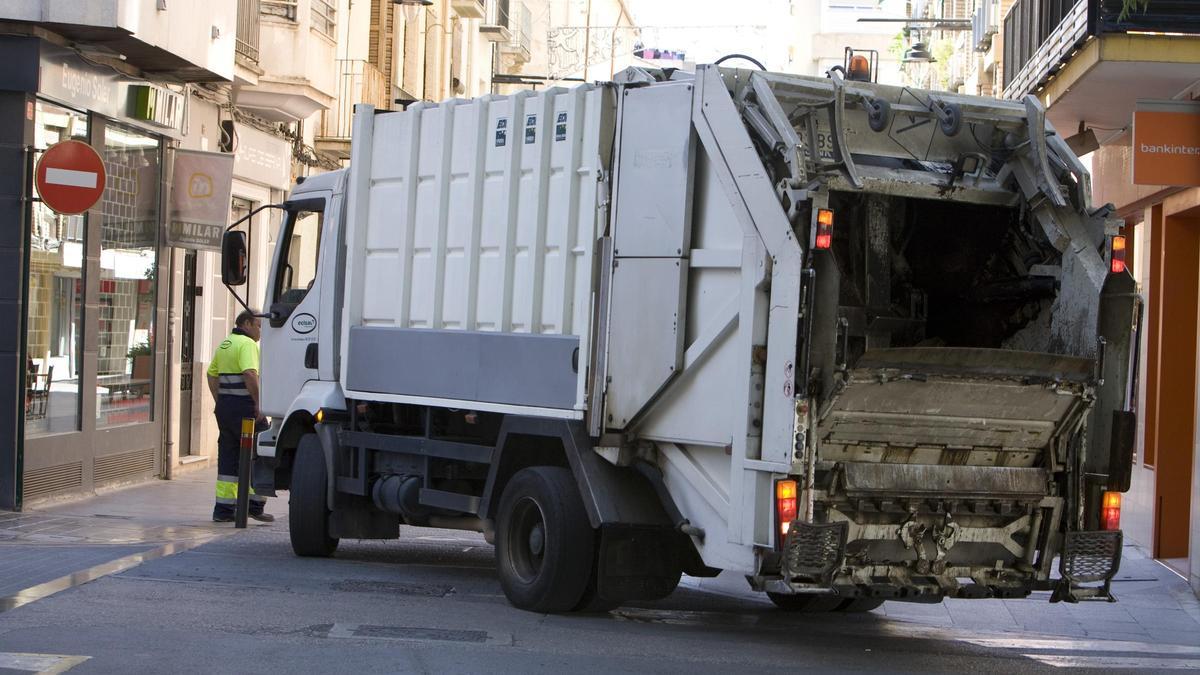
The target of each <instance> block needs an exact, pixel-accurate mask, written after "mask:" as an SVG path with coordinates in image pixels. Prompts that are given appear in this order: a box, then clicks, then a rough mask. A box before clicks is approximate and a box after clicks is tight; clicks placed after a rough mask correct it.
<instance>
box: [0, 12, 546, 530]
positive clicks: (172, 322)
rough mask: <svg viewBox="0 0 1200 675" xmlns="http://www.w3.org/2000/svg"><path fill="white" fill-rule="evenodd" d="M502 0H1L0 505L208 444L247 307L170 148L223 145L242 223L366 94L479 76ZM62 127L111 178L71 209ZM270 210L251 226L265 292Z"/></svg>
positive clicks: (443, 88) (383, 95)
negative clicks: (55, 162) (216, 362)
mask: <svg viewBox="0 0 1200 675" xmlns="http://www.w3.org/2000/svg"><path fill="white" fill-rule="evenodd" d="M498 4H499V3H498V2H492V3H486V2H483V1H482V0H431V1H430V2H422V1H421V0H416V1H414V2H405V1H404V0H400V1H399V2H397V1H395V0H360V1H356V2H350V0H236V1H234V0H230V1H229V2H221V3H210V2H207V0H172V1H171V2H170V3H162V2H159V3H151V2H134V1H133V0H97V1H95V2H88V3H60V2H50V1H48V0H45V1H42V0H5V1H0V22H2V23H4V27H5V30H4V31H3V32H4V33H5V34H6V35H5V36H3V37H0V53H3V54H4V55H5V56H7V57H8V58H9V61H8V62H9V63H10V64H12V67H11V68H10V69H9V70H7V71H6V72H4V73H2V74H0V121H2V122H4V123H3V124H0V126H2V127H3V131H0V135H3V136H4V140H3V150H0V163H2V164H3V166H0V175H3V176H4V178H3V180H0V190H3V191H4V196H5V197H6V198H5V199H3V200H0V204H2V205H0V219H2V220H3V221H4V222H5V223H6V226H5V227H4V228H3V234H2V235H0V324H2V325H3V329H0V331H2V332H0V334H2V335H3V337H2V338H0V410H3V413H0V508H7V509H20V508H22V507H23V506H24V505H27V504H29V503H36V502H37V501H39V500H44V499H53V498H57V497H69V496H72V495H78V494H87V493H90V492H93V491H95V490H97V489H103V488H104V487H106V486H110V485H117V484H120V483H125V482H130V481H137V480H145V479H149V478H155V477H161V478H170V477H172V476H174V475H176V474H177V473H178V472H180V471H186V470H190V469H201V468H205V467H209V466H211V465H212V464H213V463H215V460H216V435H217V430H216V425H215V421H214V419H213V415H212V408H213V402H212V400H211V397H210V396H209V394H208V391H207V387H206V386H205V384H204V375H203V373H204V370H205V369H206V368H207V366H208V362H209V360H210V359H211V356H212V353H213V351H214V350H215V348H216V347H217V345H218V344H219V343H220V342H221V340H223V339H224V337H225V336H226V335H227V334H228V333H229V331H230V329H231V328H232V321H233V317H234V316H235V315H236V314H237V312H238V311H239V310H240V309H241V307H240V305H239V304H238V303H237V302H236V301H235V300H234V299H233V297H232V296H231V294H230V293H229V292H228V291H227V290H226V289H225V288H224V286H223V285H222V284H221V280H220V265H219V263H220V260H219V254H218V253H217V252H216V251H215V250H213V249H212V247H211V246H201V245H190V244H189V245H186V246H183V245H181V246H171V245H168V241H167V234H166V230H167V225H168V213H167V209H168V204H169V203H170V199H171V191H172V185H171V179H172V175H171V174H172V171H171V168H172V167H173V166H174V161H175V156H176V154H177V153H180V152H182V151H199V152H208V153H221V154H225V155H232V157H233V162H232V166H233V169H232V171H233V180H232V199H231V203H230V205H229V220H228V222H229V223H234V222H236V221H239V220H240V219H242V218H243V217H244V216H247V215H249V214H251V213H252V212H255V211H256V210H257V209H258V208H259V207H262V206H265V205H270V204H278V203H279V202H281V201H283V200H284V199H285V198H286V195H287V192H288V190H289V189H290V187H291V186H292V185H293V184H294V183H295V180H296V178H297V177H300V176H306V175H311V174H313V173H317V172H321V171H325V170H329V169H335V168H340V167H341V166H342V165H343V164H344V162H345V160H346V158H347V157H348V156H349V155H348V153H349V120H350V116H351V114H352V111H353V106H354V105H355V104H357V103H370V104H372V105H375V106H376V107H377V108H381V109H391V108H397V107H399V106H402V105H404V104H406V103H408V102H411V101H413V100H422V99H424V100H441V99H443V98H448V97H453V96H476V95H480V94H484V93H487V92H488V91H489V90H490V88H491V74H492V72H493V63H494V60H495V58H496V56H495V52H496V51H497V50H496V49H495V47H494V46H493V45H494V44H495V42H494V41H493V40H491V39H489V37H488V36H487V35H486V33H485V31H483V30H481V27H484V26H486V25H487V24H488V22H489V17H496V16H498V12H499V9H500V8H499V7H498ZM494 21H495V19H493V22H494ZM526 39H527V38H526ZM139 96H140V98H139ZM147 98H150V99H152V100H154V101H156V102H157V103H158V106H157V109H156V110H152V109H147V108H146V106H145V105H144V104H143V105H141V106H140V107H139V106H138V105H137V104H136V101H138V100H141V101H145V100H146V99H147ZM168 109H169V112H168ZM69 139H75V140H81V141H83V142H85V143H87V144H89V145H91V146H92V147H93V148H94V149H95V150H96V151H97V152H98V153H99V154H100V156H101V158H102V159H103V163H104V166H105V168H106V173H107V176H108V182H107V187H106V189H105V191H104V194H103V196H102V198H101V199H100V201H99V203H97V205H96V206H94V207H93V208H91V209H89V210H88V211H87V212H85V213H82V214H79V215H60V214H58V213H55V212H54V211H52V210H50V209H49V208H48V207H46V205H45V204H43V203H42V202H41V201H40V199H39V193H38V191H37V189H36V188H35V187H34V185H33V178H32V174H33V170H34V168H35V166H36V161H37V158H38V156H39V154H40V153H41V152H42V151H44V150H45V149H46V148H48V147H49V146H51V145H53V144H54V143H57V142H60V141H63V140H69ZM26 148H28V150H26ZM276 214H277V211H272V210H269V209H268V210H264V211H262V212H259V213H257V214H256V215H254V216H253V217H252V218H248V219H246V220H245V221H244V222H242V223H241V224H239V225H238V228H239V229H242V230H244V231H246V232H247V235H248V237H249V242H250V281H249V284H248V287H247V293H248V294H247V297H248V298H250V302H251V304H252V305H254V304H257V303H256V302H255V300H258V301H259V302H261V300H260V299H261V298H263V297H264V295H265V282H266V275H267V270H268V268H269V265H270V259H271V256H272V254H273V251H274V248H275V243H276V242H275V237H276V231H277V228H278V225H279V219H278V216H277V215H276ZM176 243H178V242H176ZM210 244H211V242H210Z"/></svg>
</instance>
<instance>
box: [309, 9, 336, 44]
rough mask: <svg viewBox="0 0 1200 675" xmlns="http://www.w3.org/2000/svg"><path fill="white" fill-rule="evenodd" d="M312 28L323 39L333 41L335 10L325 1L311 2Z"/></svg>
mask: <svg viewBox="0 0 1200 675" xmlns="http://www.w3.org/2000/svg"><path fill="white" fill-rule="evenodd" d="M312 27H313V29H314V30H316V31H318V32H319V33H321V34H322V35H324V36H325V37H328V38H331V39H334V30H335V29H336V28H337V9H335V8H334V6H333V5H332V4H330V3H329V2H326V0H312Z"/></svg>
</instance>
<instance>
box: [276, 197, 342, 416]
mask: <svg viewBox="0 0 1200 675" xmlns="http://www.w3.org/2000/svg"><path fill="white" fill-rule="evenodd" d="M328 199H329V195H328V193H317V194H315V195H305V196H304V197H303V198H300V199H293V200H291V201H289V202H288V203H287V204H286V207H287V211H286V214H285V217H284V222H283V227H282V228H281V231H280V235H279V240H278V242H277V244H276V247H275V260H274V263H273V264H272V266H271V278H270V281H269V283H268V285H267V297H266V302H267V310H268V312H269V313H270V315H271V316H270V318H269V319H266V320H264V321H263V323H262V341H261V352H262V354H261V358H260V361H261V375H262V377H261V388H262V393H261V398H262V400H261V402H260V407H261V408H262V411H263V413H264V414H266V415H270V416H274V417H278V416H282V415H286V414H287V413H288V411H289V410H290V408H291V405H292V401H294V400H295V398H296V396H297V395H298V394H299V393H300V389H301V388H302V387H303V386H304V383H305V382H307V381H309V380H315V379H318V377H319V375H318V359H317V349H318V347H317V344H318V336H319V334H320V333H321V332H322V331H318V323H319V318H318V317H319V316H320V306H321V293H322V288H321V287H322V283H321V265H322V264H323V263H324V260H323V258H324V257H325V256H323V255H322V251H321V249H322V245H321V244H322V242H321V236H322V234H323V232H324V230H325V207H326V204H327V203H328Z"/></svg>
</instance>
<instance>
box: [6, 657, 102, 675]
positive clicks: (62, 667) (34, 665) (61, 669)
mask: <svg viewBox="0 0 1200 675" xmlns="http://www.w3.org/2000/svg"><path fill="white" fill-rule="evenodd" d="M90 658H92V657H90V656H69V655H66V654H24V653H21V652H0V668H3V669H5V670H22V671H27V672H31V673H38V675H53V674H54V673H65V672H67V671H68V670H70V669H72V668H74V667H75V666H77V665H79V664H81V663H83V662H84V661H87V660H88V659H90Z"/></svg>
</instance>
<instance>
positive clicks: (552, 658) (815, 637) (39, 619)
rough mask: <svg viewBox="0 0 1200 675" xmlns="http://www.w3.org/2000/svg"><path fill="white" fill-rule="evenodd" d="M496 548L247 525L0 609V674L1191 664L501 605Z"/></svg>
mask: <svg viewBox="0 0 1200 675" xmlns="http://www.w3.org/2000/svg"><path fill="white" fill-rule="evenodd" d="M492 555H493V554H492V549H491V547H490V546H488V545H487V544H486V543H484V542H483V540H482V538H481V537H478V536H476V535H474V534H470V533H462V532H454V531H446V530H420V529H409V528H405V529H404V531H403V533H402V539H401V540H400V541H398V542H397V541H392V542H354V541H345V542H342V547H341V548H340V549H339V551H338V553H337V555H336V557H334V558H332V559H302V558H297V557H294V556H293V555H292V553H291V549H290V546H289V543H288V539H287V525H286V522H285V521H282V520H281V521H280V522H277V523H275V524H273V525H258V526H254V527H252V528H251V529H249V530H248V531H246V532H242V533H239V534H236V535H233V536H228V537H224V538H222V539H219V540H217V541H214V542H212V543H209V544H206V545H204V546H200V547H198V548H195V549H192V550H188V551H185V552H182V553H178V554H176V555H171V556H168V557H163V558H159V559H156V560H151V561H149V562H145V563H143V564H140V565H138V566H136V567H132V568H131V569H127V570H125V571H123V572H120V573H118V574H114V575H110V576H105V577H102V578H99V579H97V580H94V581H91V582H90V583H86V584H82V585H79V586H76V587H74V588H70V589H68V590H65V591H62V592H59V593H57V594H54V595H51V596H50V597H47V598H44V599H41V600H38V601H36V602H32V603H30V604H27V605H24V606H21V607H18V608H16V609H12V610H10V611H7V612H3V613H0V673H9V672H29V671H39V670H40V671H43V672H46V671H53V670H54V669H55V668H57V669H58V670H62V669H65V668H68V667H70V668H71V673H73V674H74V673H130V672H171V673H234V672H238V673H248V672H253V673H275V672H285V673H286V672H294V673H325V672H328V673H335V672H337V673H340V672H347V673H349V672H354V673H376V672H427V673H455V672H522V673H529V672H556V673H558V672H595V673H609V672H664V673H667V672H669V673H679V672H686V673H689V674H690V673H708V672H713V673H717V672H720V673H728V672H749V671H761V670H763V669H788V670H793V669H798V668H803V669H805V670H816V671H829V670H838V671H872V672H920V673H930V672H950V673H969V672H989V673H992V672H1022V673H1023V672H1029V671H1039V670H1057V669H1058V667H1061V666H1089V667H1105V666H1107V667H1114V666H1115V667H1122V666H1133V667H1142V668H1146V667H1154V664H1155V663H1156V661H1155V660H1156V659H1157V660H1158V661H1159V662H1161V663H1160V665H1161V666H1162V667H1181V666H1184V665H1187V664H1192V665H1193V667H1194V666H1195V665H1196V664H1197V661H1196V660H1195V659H1197V658H1200V650H1196V649H1195V648H1187V647H1180V649H1192V650H1193V652H1196V653H1195V654H1193V653H1192V652H1189V653H1187V654H1184V653H1179V654H1174V655H1170V654H1169V655H1167V657H1165V658H1166V659H1167V660H1166V661H1162V659H1163V658H1164V657H1162V656H1161V655H1147V654H1146V653H1145V652H1144V651H1141V650H1139V648H1137V647H1136V646H1130V645H1132V643H1130V645H1123V643H1116V642H1098V641H1090V642H1089V641H1086V640H1078V639H1060V640H1048V641H1041V640H1030V639H1023V638H1020V637H1019V636H1017V637H1013V636H1011V635H1010V636H1003V635H992V636H989V635H982V634H972V633H965V632H961V631H955V630H953V629H951V630H947V629H943V628H938V627H930V626H917V625H913V624H906V623H903V622H897V621H893V620H890V619H888V618H886V617H884V616H881V615H879V614H875V613H871V614H861V615H841V614H825V615H794V614H787V613H784V612H781V611H779V610H776V609H774V607H773V606H772V605H770V604H769V603H768V602H765V601H763V600H759V599H756V598H751V597H745V598H741V597H728V596H724V595H715V594H712V593H709V592H707V591H701V590H697V589H695V588H688V587H685V586H681V587H680V589H679V590H677V591H676V593H675V594H674V595H672V596H671V597H670V598H668V599H666V600H663V601H659V602H655V603H641V604H638V605H635V606H630V607H624V608H622V609H620V610H617V611H615V612H612V613H607V614H599V615H579V614H575V615H558V616H551V615H541V614H534V613H529V612H523V611H520V610H517V609H514V608H512V607H510V606H509V605H508V604H507V602H506V601H505V599H504V597H503V595H502V593H501V590H500V586H499V583H498V581H497V579H496V574H495V567H494V562H493V557H492Z"/></svg>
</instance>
